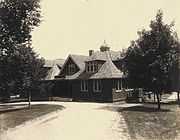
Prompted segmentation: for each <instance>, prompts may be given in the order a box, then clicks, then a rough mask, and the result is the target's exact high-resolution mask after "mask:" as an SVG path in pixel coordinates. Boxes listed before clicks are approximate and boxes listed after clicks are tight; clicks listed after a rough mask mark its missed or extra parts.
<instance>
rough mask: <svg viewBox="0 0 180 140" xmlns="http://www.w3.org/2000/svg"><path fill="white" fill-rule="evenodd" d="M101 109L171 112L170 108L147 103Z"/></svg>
mask: <svg viewBox="0 0 180 140" xmlns="http://www.w3.org/2000/svg"><path fill="white" fill-rule="evenodd" d="M99 109H104V110H109V111H115V112H123V111H133V112H144V113H151V112H152V113H153V112H170V111H171V110H170V109H167V108H162V109H161V110H158V109H157V107H156V106H153V105H151V106H146V105H135V106H130V107H120V106H105V107H102V108H99Z"/></svg>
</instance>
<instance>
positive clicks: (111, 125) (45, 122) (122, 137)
mask: <svg viewBox="0 0 180 140" xmlns="http://www.w3.org/2000/svg"><path fill="white" fill-rule="evenodd" d="M34 104H40V103H34ZM41 104H44V103H41ZM46 104H53V105H61V106H63V107H64V109H63V110H60V111H56V112H53V113H50V114H48V115H45V116H43V117H40V118H39V119H36V120H34V121H29V122H27V123H25V125H20V126H18V127H16V128H14V129H9V130H8V131H6V133H4V134H3V135H2V137H1V139H3V140H24V139H25V140H60V139H61V140H81V139H82V140H88V139H89V140H178V139H180V135H179V133H180V120H179V116H180V108H179V106H178V105H176V104H163V105H162V108H163V110H161V111H157V110H156V107H157V105H154V104H144V105H142V104H119V103H116V104H100V103H75V102H47V103H46Z"/></svg>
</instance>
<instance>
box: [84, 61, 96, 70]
mask: <svg viewBox="0 0 180 140" xmlns="http://www.w3.org/2000/svg"><path fill="white" fill-rule="evenodd" d="M97 70H98V63H97V62H95V61H93V62H88V63H87V64H86V71H87V72H96V71H97Z"/></svg>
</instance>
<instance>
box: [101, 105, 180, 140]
mask: <svg viewBox="0 0 180 140" xmlns="http://www.w3.org/2000/svg"><path fill="white" fill-rule="evenodd" d="M100 109H105V110H109V111H115V112H118V113H119V115H121V116H122V117H123V118H124V121H125V123H126V125H127V128H128V134H129V135H130V137H131V139H132V140H139V139H141V140H142V139H143V140H175V139H177V136H178V133H179V132H180V119H179V116H180V108H179V106H178V105H177V104H176V105H175V104H174V103H172V104H171V103H170V104H162V109H161V110H158V109H157V105H156V104H149V103H147V104H143V105H134V106H132V105H131V104H127V107H121V106H114V105H113V106H110V105H109V106H108V105H107V106H106V107H103V108H100ZM121 123H122V122H119V127H121Z"/></svg>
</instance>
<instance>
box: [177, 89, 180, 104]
mask: <svg viewBox="0 0 180 140" xmlns="http://www.w3.org/2000/svg"><path fill="white" fill-rule="evenodd" d="M177 98H178V104H179V98H180V97H179V91H178V92H177Z"/></svg>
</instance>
